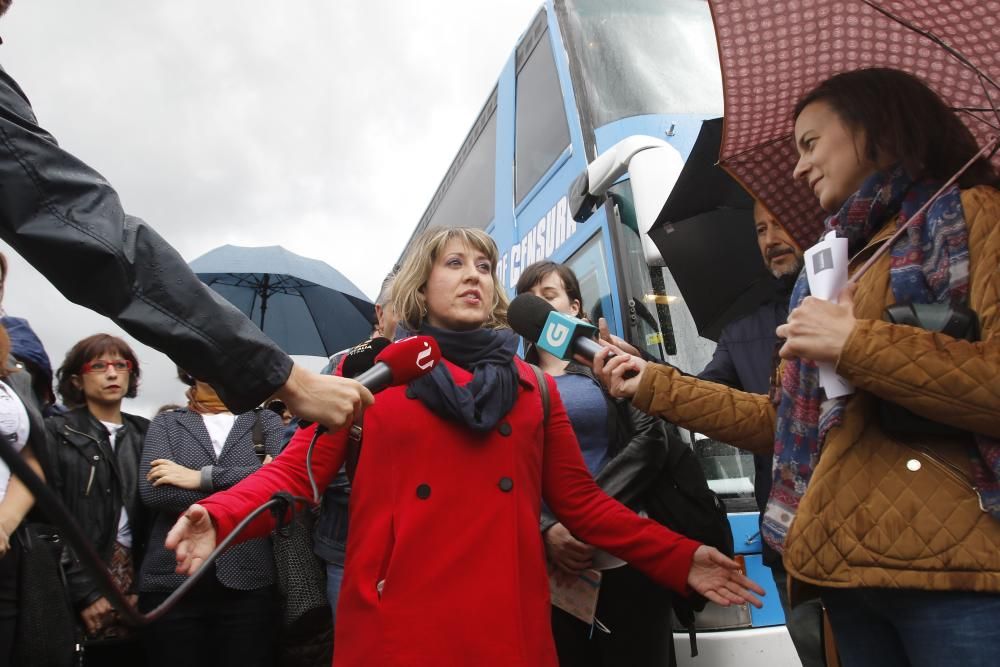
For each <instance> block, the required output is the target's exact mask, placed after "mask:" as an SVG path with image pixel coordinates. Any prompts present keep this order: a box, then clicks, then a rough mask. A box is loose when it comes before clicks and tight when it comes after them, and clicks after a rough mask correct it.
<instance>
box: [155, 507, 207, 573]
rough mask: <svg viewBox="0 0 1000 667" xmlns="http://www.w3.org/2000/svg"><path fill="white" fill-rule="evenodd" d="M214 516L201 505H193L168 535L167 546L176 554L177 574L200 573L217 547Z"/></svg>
mask: <svg viewBox="0 0 1000 667" xmlns="http://www.w3.org/2000/svg"><path fill="white" fill-rule="evenodd" d="M216 541H217V540H216V535H215V525H214V524H213V523H212V516H211V515H210V514H209V513H208V510H206V509H205V508H204V507H202V506H201V505H191V507H189V508H188V509H187V511H186V512H184V514H182V515H181V516H180V518H179V519H177V523H175V524H174V527H173V528H171V529H170V532H169V533H167V539H166V542H165V543H164V544H165V546H166V547H167V548H168V549H170V550H171V551H173V552H175V553H176V556H177V574H187V575H191V574H194V573H195V572H197V571H198V568H200V567H201V566H202V564H203V563H204V562H205V559H206V558H208V556H209V554H211V553H212V550H213V549H215V545H216Z"/></svg>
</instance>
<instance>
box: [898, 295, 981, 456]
mask: <svg viewBox="0 0 1000 667" xmlns="http://www.w3.org/2000/svg"><path fill="white" fill-rule="evenodd" d="M884 319H886V320H887V321H889V322H892V323H893V324H906V325H909V326H912V327H917V328H920V329H927V330H928V331H937V332H939V333H942V334H944V335H946V336H951V337H952V338H956V339H959V340H967V341H973V342H974V341H978V340H979V318H978V317H977V316H976V312H975V311H974V310H972V309H971V308H968V307H966V306H950V305H948V304H943V303H911V304H896V305H894V306H889V307H888V308H886V309H885V316H884ZM879 420H880V422H881V425H882V430H883V431H885V432H886V433H889V434H891V435H898V436H925V435H934V436H956V435H962V434H965V433H967V431H965V430H963V429H960V428H958V427H955V426H950V425H948V424H942V423H941V422H937V421H934V420H933V419H930V418H928V417H922V416H920V415H917V414H914V413H913V412H911V411H910V410H907V409H906V408H904V407H901V406H899V405H897V404H895V403H892V402H891V401H886V400H882V401H881V402H880V404H879Z"/></svg>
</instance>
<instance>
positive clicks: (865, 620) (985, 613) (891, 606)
mask: <svg viewBox="0 0 1000 667" xmlns="http://www.w3.org/2000/svg"><path fill="white" fill-rule="evenodd" d="M821 597H822V598H823V603H824V604H825V605H826V608H827V612H828V613H829V614H830V623H831V624H832V626H833V635H834V638H835V639H836V641H837V650H838V651H839V653H840V660H841V664H842V665H843V667H869V666H871V667H876V666H877V667H896V666H899V667H946V666H947V665H960V666H961V667H992V666H994V665H996V664H998V660H1000V657H998V656H1000V595H997V594H991V593H970V592H965V591H918V590H908V589H887V588H848V589H832V588H827V589H824V590H823V593H822V596H821Z"/></svg>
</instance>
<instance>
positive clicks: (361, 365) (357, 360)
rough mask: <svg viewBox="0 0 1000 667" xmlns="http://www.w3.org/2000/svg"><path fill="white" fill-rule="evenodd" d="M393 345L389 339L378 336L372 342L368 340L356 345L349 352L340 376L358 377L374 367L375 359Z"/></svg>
mask: <svg viewBox="0 0 1000 667" xmlns="http://www.w3.org/2000/svg"><path fill="white" fill-rule="evenodd" d="M391 344H392V341H390V340H389V339H388V338H383V337H381V336H378V337H376V338H372V339H371V340H366V341H365V342H363V343H361V344H359V345H355V346H354V347H352V348H351V349H350V350H349V351H348V352H347V356H345V357H344V362H343V364H342V365H341V373H340V374H341V375H342V376H344V377H345V378H355V377H357V376H358V375H360V374H361V373H363V372H364V371H366V370H368V369H369V368H371V367H372V366H374V365H375V357H377V356H378V355H379V353H380V352H382V350H384V349H385V348H387V347H389V345H391Z"/></svg>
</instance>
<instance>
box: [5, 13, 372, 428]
mask: <svg viewBox="0 0 1000 667" xmlns="http://www.w3.org/2000/svg"><path fill="white" fill-rule="evenodd" d="M9 5H10V3H9V2H6V1H4V0H0V15H2V14H3V12H5V11H6V10H7V8H8V7H9ZM0 238H2V239H3V240H4V241H6V242H7V243H8V244H10V246H11V247H13V248H14V250H16V251H17V252H18V253H19V254H20V255H21V256H22V257H24V258H25V259H26V260H27V261H28V262H29V263H30V264H31V265H32V266H34V267H35V268H36V269H37V270H38V271H39V272H41V273H42V275H44V276H45V277H46V278H47V279H48V280H49V281H51V282H52V284H53V285H55V287H56V288H57V289H58V290H59V291H60V292H62V294H63V295H65V296H66V298H68V299H69V300H70V301H73V302H74V303H77V304H80V305H82V306H85V307H87V308H90V309H91V310H94V311H96V312H98V313H100V314H102V315H105V316H106V317H109V318H110V319H112V320H113V321H114V322H115V323H116V324H118V325H119V326H120V327H122V328H123V329H124V330H125V331H127V332H128V333H129V334H131V335H132V336H135V338H137V339H138V340H140V341H142V342H143V343H146V344H147V345H149V346H151V347H154V348H156V349H158V350H160V351H162V352H165V353H166V354H167V355H168V356H170V358H171V359H173V360H174V361H175V362H176V363H178V364H180V365H181V366H183V367H184V368H186V369H188V371H190V372H191V373H193V374H194V375H195V376H197V377H199V378H203V379H204V380H205V381H206V382H208V383H209V384H211V385H212V386H213V387H215V388H216V390H217V391H218V392H219V395H220V396H221V397H222V400H223V401H224V402H225V403H226V405H227V406H229V408H230V409H232V410H233V411H235V412H237V413H240V412H245V411H247V410H250V409H252V408H254V407H255V406H257V405H259V404H261V403H263V402H264V401H265V400H266V399H268V398H270V397H271V396H276V397H278V398H280V399H281V400H283V401H284V402H285V404H286V405H287V406H288V407H289V409H290V410H291V411H292V413H293V414H295V415H296V416H298V417H300V418H302V419H307V420H309V421H314V422H319V423H321V424H324V425H326V426H327V427H328V428H331V429H337V428H340V427H342V426H344V425H345V424H349V423H350V422H351V420H352V419H353V418H354V416H355V415H356V413H359V412H360V410H362V409H363V408H364V407H365V406H367V405H370V404H371V402H372V400H373V399H372V396H371V393H370V392H368V390H367V389H365V388H364V387H362V386H361V385H360V384H358V383H357V382H354V381H353V380H348V379H346V378H341V377H336V376H332V375H328V376H321V375H320V374H318V373H314V372H311V371H308V370H306V369H304V368H303V367H301V366H299V365H297V364H294V363H293V362H292V359H291V357H289V356H288V355H287V354H285V353H284V352H283V351H282V350H281V349H280V348H279V347H278V346H277V345H275V344H274V342H273V341H271V340H270V339H269V338H267V337H266V336H265V335H264V334H263V333H262V332H261V331H260V330H259V329H258V328H257V327H256V326H255V325H254V324H253V323H251V322H250V320H249V319H247V318H246V316H244V315H243V314H242V313H241V312H240V311H239V310H237V309H236V308H235V307H233V306H232V305H230V304H229V303H227V302H226V301H225V300H223V299H222V297H220V296H218V295H217V294H216V293H215V292H213V291H212V290H211V289H209V288H208V287H207V286H205V285H204V284H203V283H202V282H201V281H200V280H199V279H198V277H197V276H195V275H194V273H192V271H191V269H190V268H189V267H188V265H187V263H186V262H185V261H184V259H183V258H182V257H181V256H180V254H179V253H178V252H177V251H176V250H174V249H173V248H172V247H171V246H170V245H169V244H168V243H167V242H166V241H164V240H163V238H161V237H160V235H159V234H157V233H156V231H154V230H153V229H152V228H151V227H149V226H148V225H147V224H146V223H144V222H143V221H142V220H140V219H138V218H135V217H132V216H130V215H127V214H126V213H125V211H124V210H123V208H122V204H121V201H120V199H119V197H118V193H116V192H115V190H114V188H113V187H112V186H111V184H109V183H108V182H107V181H106V180H105V179H104V178H103V177H102V176H101V175H100V174H98V173H97V172H96V171H94V170H93V169H91V168H90V167H89V166H87V165H86V164H85V163H84V162H82V161H81V160H80V159H78V158H76V157H75V156H73V155H71V154H70V153H68V152H67V151H65V150H63V149H62V148H61V147H60V146H59V144H58V143H57V142H56V140H55V138H53V136H52V135H51V134H49V133H48V132H47V131H46V130H44V129H43V128H41V127H40V126H39V125H38V122H37V121H36V119H35V114H34V112H33V111H32V109H31V104H30V102H29V101H28V98H27V96H26V95H25V94H24V92H23V91H22V90H21V88H20V87H19V86H18V84H17V82H15V81H14V79H13V78H11V76H10V75H9V74H7V72H5V71H4V70H3V69H2V68H0ZM95 284H97V285H100V289H95V288H94V285H95Z"/></svg>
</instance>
